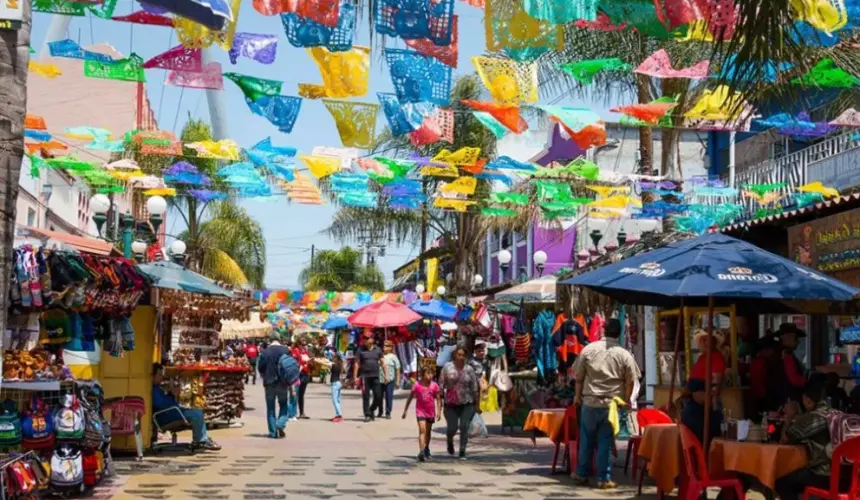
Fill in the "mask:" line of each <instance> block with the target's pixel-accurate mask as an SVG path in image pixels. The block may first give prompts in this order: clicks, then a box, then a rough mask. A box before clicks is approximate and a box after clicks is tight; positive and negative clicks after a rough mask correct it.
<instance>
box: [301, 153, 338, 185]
mask: <svg viewBox="0 0 860 500" xmlns="http://www.w3.org/2000/svg"><path fill="white" fill-rule="evenodd" d="M299 158H301V160H302V161H303V162H305V165H307V166H308V171H309V172H310V173H311V175H313V176H314V177H316V178H317V179H322V178H323V177H328V176H330V175H331V174H333V173H335V172H337V171H338V170H340V163H341V162H340V158H337V157H334V156H313V155H302V154H300V155H299Z"/></svg>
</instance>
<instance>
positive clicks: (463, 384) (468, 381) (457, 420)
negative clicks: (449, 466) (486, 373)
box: [441, 346, 481, 460]
mask: <svg viewBox="0 0 860 500" xmlns="http://www.w3.org/2000/svg"><path fill="white" fill-rule="evenodd" d="M466 357H467V354H466V349H465V348H464V347H462V346H461V347H457V348H456V349H454V354H453V361H449V362H448V363H445V366H444V367H442V374H441V382H442V390H443V391H444V400H445V421H446V423H447V424H448V429H447V432H446V437H447V438H448V454H449V455H454V435H455V434H457V430H459V431H460V453H459V457H460V459H461V460H465V459H466V445H467V444H468V442H469V425H470V424H471V423H472V419H473V418H474V417H475V413H476V412H477V413H481V409H480V408H478V406H477V403H478V401H480V400H481V388H480V385H479V383H478V375H477V374H476V373H475V369H474V368H472V367H471V366H469V364H468V363H466Z"/></svg>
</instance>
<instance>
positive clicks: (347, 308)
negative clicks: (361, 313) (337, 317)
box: [337, 300, 369, 312]
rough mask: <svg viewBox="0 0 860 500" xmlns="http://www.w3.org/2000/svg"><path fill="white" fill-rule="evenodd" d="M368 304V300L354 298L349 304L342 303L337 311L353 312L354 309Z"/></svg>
mask: <svg viewBox="0 0 860 500" xmlns="http://www.w3.org/2000/svg"><path fill="white" fill-rule="evenodd" d="M368 304H369V302H363V301H360V300H356V301H354V302H352V303H350V304H346V305H342V306H340V307H338V308H337V310H338V311H349V312H355V311H358V310H359V309H361V308H362V307H367V305H368Z"/></svg>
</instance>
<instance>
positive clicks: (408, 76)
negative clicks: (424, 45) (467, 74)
mask: <svg viewBox="0 0 860 500" xmlns="http://www.w3.org/2000/svg"><path fill="white" fill-rule="evenodd" d="M385 59H386V60H387V61H388V67H389V68H390V69H391V81H392V82H393V83H394V91H395V92H396V93H397V100H399V101H400V102H401V103H410V102H430V103H433V104H437V105H439V106H447V105H448V103H449V101H450V99H451V71H452V70H453V68H451V67H450V66H446V65H445V64H443V63H442V62H440V61H438V60H436V59H433V58H432V57H430V56H425V55H422V54H419V53H418V52H414V51H411V50H402V49H385Z"/></svg>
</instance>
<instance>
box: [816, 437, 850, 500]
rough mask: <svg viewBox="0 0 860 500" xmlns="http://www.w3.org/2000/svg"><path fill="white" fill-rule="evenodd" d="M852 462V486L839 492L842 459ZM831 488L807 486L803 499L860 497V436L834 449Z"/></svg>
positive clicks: (843, 499) (842, 499)
mask: <svg viewBox="0 0 860 500" xmlns="http://www.w3.org/2000/svg"><path fill="white" fill-rule="evenodd" d="M843 458H844V459H845V460H846V461H848V462H851V487H850V488H848V493H839V472H840V469H841V465H842V459H843ZM830 471H831V472H830V489H829V490H822V489H821V488H815V487H813V486H807V487H806V489H805V490H804V491H803V500H809V498H810V497H816V498H826V499H828V500H854V499H855V498H860V492H858V491H857V488H858V486H860V485H858V484H857V473H858V472H860V437H856V438H853V439H849V440H848V441H844V442H843V443H842V444H840V445H839V446H837V447H836V449H834V450H833V458H832V459H831V461H830Z"/></svg>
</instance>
